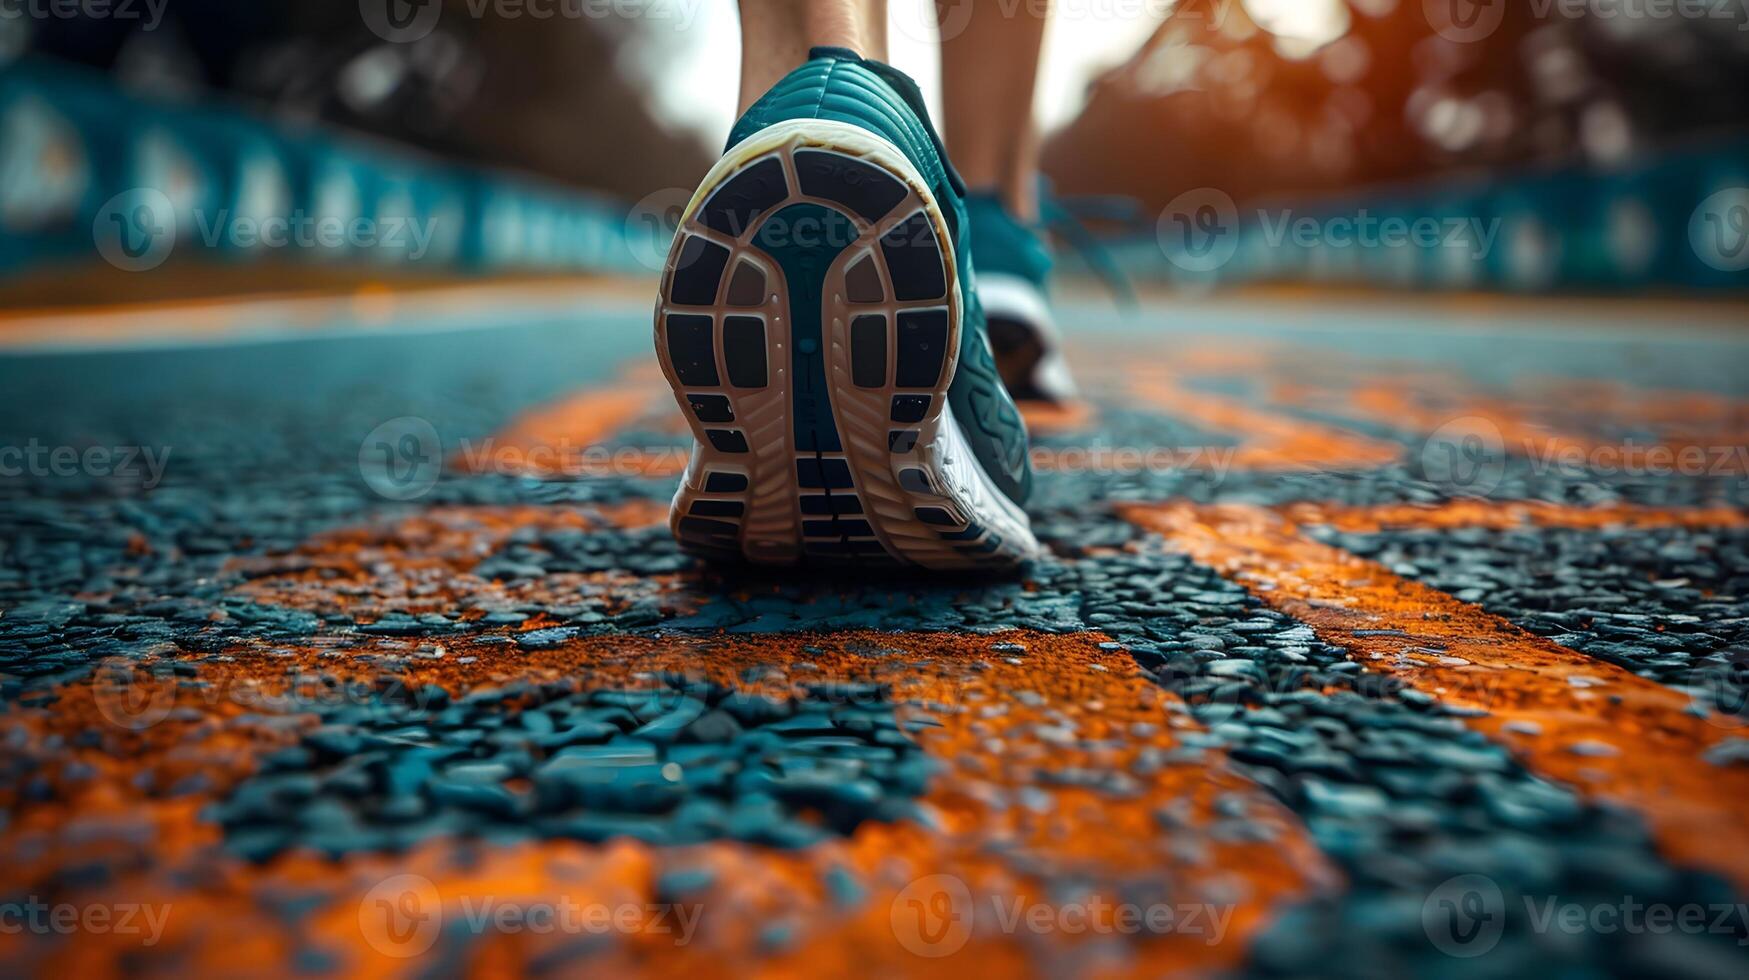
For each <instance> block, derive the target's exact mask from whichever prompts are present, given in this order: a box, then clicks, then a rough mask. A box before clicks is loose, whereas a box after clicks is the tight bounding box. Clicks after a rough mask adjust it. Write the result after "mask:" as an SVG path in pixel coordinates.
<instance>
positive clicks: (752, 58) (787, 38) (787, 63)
mask: <svg viewBox="0 0 1749 980" xmlns="http://www.w3.org/2000/svg"><path fill="white" fill-rule="evenodd" d="M820 46H827V47H838V48H849V49H851V50H852V51H855V52H856V53H857V54H860V55H862V56H863V57H865V58H873V59H875V60H877V61H885V60H887V0H741V109H740V111H741V112H746V111H747V108H748V107H749V106H751V105H752V104H753V103H754V101H755V100H756V99H758V98H759V97H760V96H761V95H764V94H765V92H766V90H768V89H770V88H771V87H772V86H773V85H776V84H777V83H778V81H779V80H780V79H782V78H783V76H785V75H787V74H789V73H790V72H791V71H793V70H795V68H796V67H797V66H799V65H801V63H802V62H804V61H806V60H807V59H808V49H809V48H812V47H820Z"/></svg>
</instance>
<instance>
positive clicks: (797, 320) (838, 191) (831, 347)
mask: <svg viewBox="0 0 1749 980" xmlns="http://www.w3.org/2000/svg"><path fill="white" fill-rule="evenodd" d="M961 308H962V307H961V294H960V283H959V281H958V276H957V267H956V265H955V262H954V255H953V243H952V238H951V237H950V236H949V235H948V230H947V222H946V220H945V218H944V216H943V214H942V212H941V209H940V207H939V206H938V205H937V203H936V201H935V199H934V197H933V195H932V194H931V192H930V191H929V189H928V186H927V184H926V183H925V182H924V180H923V178H922V176H921V175H920V174H919V173H918V172H917V170H916V168H915V167H914V166H912V164H911V163H910V161H909V160H908V159H906V157H905V156H904V154H903V153H902V152H901V151H900V150H899V149H898V148H897V147H895V146H893V145H892V144H891V143H890V142H888V141H886V140H884V139H882V138H881V137H879V136H877V135H875V134H873V133H871V132H869V131H867V130H865V129H862V128H861V127H858V126H854V125H851V124H848V123H841V122H834V121H830V120H793V121H790V122H785V123H779V124H777V125H775V126H771V127H769V128H767V129H764V130H761V131H760V132H759V133H756V134H754V135H753V136H752V137H750V138H749V139H747V140H745V141H743V142H742V143H740V144H738V145H737V146H736V147H735V148H734V149H733V150H731V151H730V153H729V154H728V155H726V156H725V157H724V158H723V159H722V160H720V161H718V163H717V165H716V166H715V167H714V168H712V170H711V172H710V174H709V175H707V176H706V178H705V180H704V183H703V184H702V185H701V186H700V187H699V190H698V192H697V193H696V194H695V195H694V196H693V198H692V201H691V202H690V203H689V204H688V205H687V208H686V210H685V211H684V212H683V213H682V216H681V221H680V225H679V230H678V232H677V234H676V235H675V240H674V245H673V246H672V248H671V250H670V251H669V254H668V263H667V268H666V270H665V272H664V275H663V280H662V288H661V293H660V296H659V299H658V302H657V306H656V318H655V319H656V323H655V332H656V338H655V339H656V352H657V357H658V359H659V360H660V362H661V365H662V372H663V374H664V375H665V376H666V377H667V379H668V383H669V384H670V385H671V386H672V387H673V388H674V393H675V397H676V399H677V401H678V402H679V403H680V407H681V410H682V412H683V413H684V414H685V416H686V419H687V423H688V425H689V426H690V427H691V428H692V431H693V435H694V437H695V438H696V440H697V443H696V446H695V448H694V450H693V454H692V458H691V461H690V463H689V465H688V466H687V470H686V475H685V477H684V478H683V480H682V482H681V486H680V490H679V492H678V493H676V494H675V497H674V506H673V510H672V513H671V517H670V524H671V526H672V528H673V530H674V533H675V536H676V537H677V538H678V539H679V540H680V543H681V545H682V547H683V548H685V549H686V550H688V551H690V552H693V553H695V554H698V555H700V556H703V557H706V558H710V559H716V560H738V559H745V560H748V561H752V562H754V563H757V564H763V565H794V564H800V563H804V562H807V563H815V562H818V563H849V564H855V565H883V564H888V565H890V564H903V565H920V566H923V567H926V568H934V569H945V570H953V569H989V568H1005V567H1011V566H1013V565H1016V564H1018V563H1020V562H1023V561H1025V560H1027V559H1029V558H1031V557H1033V556H1034V555H1035V554H1036V553H1037V552H1038V544H1037V541H1036V540H1035V539H1034V537H1033V535H1032V531H1031V528H1030V525H1029V523H1028V521H1027V518H1026V515H1025V514H1024V512H1022V511H1021V510H1020V509H1019V508H1018V507H1016V506H1015V505H1014V504H1013V502H1012V501H1010V500H1008V498H1007V497H1006V496H1005V495H1003V494H1002V493H1001V491H999V490H998V489H996V487H995V486H994V485H993V484H991V482H990V480H989V478H988V476H986V475H985V474H984V472H983V470H982V468H981V467H980V466H979V465H978V463H977V461H976V459H975V458H974V457H973V455H972V453H971V451H970V449H969V447H968V446H967V445H966V444H965V441H964V437H963V435H962V434H961V433H960V429H959V426H958V424H957V423H956V422H955V421H954V419H953V414H952V410H951V408H950V407H949V405H948V399H947V392H948V387H949V385H950V384H951V383H952V380H953V377H954V371H955V369H956V367H957V361H958V352H959V348H960V331H961Z"/></svg>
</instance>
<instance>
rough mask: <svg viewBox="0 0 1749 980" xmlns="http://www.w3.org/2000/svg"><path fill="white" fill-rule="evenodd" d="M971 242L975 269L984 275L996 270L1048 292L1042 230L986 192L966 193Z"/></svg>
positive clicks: (1048, 258)
mask: <svg viewBox="0 0 1749 980" xmlns="http://www.w3.org/2000/svg"><path fill="white" fill-rule="evenodd" d="M966 216H967V218H969V219H970V222H971V225H970V230H971V236H972V243H973V244H974V245H976V246H977V249H978V269H979V271H981V272H983V273H984V274H985V275H990V274H992V273H998V274H1001V275H1009V276H1015V277H1017V278H1020V279H1024V280H1026V281H1027V282H1029V283H1031V284H1032V285H1034V286H1036V287H1037V288H1038V290H1039V292H1041V293H1047V292H1049V286H1050V279H1051V268H1052V267H1053V266H1054V265H1056V260H1055V259H1054V258H1052V257H1051V248H1050V245H1049V244H1047V243H1046V240H1045V237H1044V234H1043V230H1042V229H1040V228H1037V227H1035V226H1031V225H1027V224H1025V223H1023V222H1021V221H1020V220H1019V219H1018V218H1016V217H1014V215H1013V214H1011V213H1009V211H1008V208H1007V206H1005V205H1004V204H1003V203H1002V200H1001V198H999V197H997V196H996V195H995V194H994V193H991V192H987V191H975V192H973V193H971V194H969V195H967V196H966Z"/></svg>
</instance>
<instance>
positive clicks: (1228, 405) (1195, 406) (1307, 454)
mask: <svg viewBox="0 0 1749 980" xmlns="http://www.w3.org/2000/svg"><path fill="white" fill-rule="evenodd" d="M1132 390H1133V391H1134V392H1135V394H1136V395H1137V396H1138V397H1140V398H1141V399H1143V400H1144V401H1146V402H1147V403H1149V404H1150V405H1152V406H1154V407H1155V408H1158V409H1161V410H1163V411H1165V412H1166V413H1168V414H1170V415H1172V416H1173V417H1174V418H1178V419H1181V420H1183V421H1186V422H1191V423H1194V424H1196V425H1199V426H1202V427H1204V428H1208V429H1213V430H1216V431H1219V432H1223V433H1227V434H1230V435H1233V436H1236V437H1238V438H1239V439H1240V440H1241V441H1240V444H1239V446H1238V448H1237V449H1236V450H1235V451H1234V453H1233V456H1232V459H1231V463H1232V465H1233V466H1236V467H1239V468H1241V469H1263V470H1270V469H1317V470H1332V469H1356V470H1358V469H1373V468H1375V467H1379V466H1386V465H1389V464H1391V463H1394V462H1396V461H1397V460H1398V459H1400V458H1402V456H1403V447H1402V446H1399V445H1397V444H1395V443H1389V442H1384V441H1382V440H1378V439H1373V438H1370V437H1367V436H1364V435H1361V434H1359V433H1355V432H1348V431H1346V430H1343V429H1340V428H1337V427H1335V426H1331V425H1324V424H1321V423H1318V422H1310V421H1306V420H1304V419H1298V418H1295V417H1293V416H1291V415H1287V414H1283V413H1280V412H1273V411H1269V410H1267V409H1261V408H1256V407H1253V406H1251V405H1248V404H1246V403H1245V402H1242V401H1240V400H1238V399H1236V398H1229V397H1227V396H1224V395H1216V394H1210V393H1205V392H1200V391H1197V392H1193V391H1189V390H1187V389H1185V388H1184V387H1182V386H1181V385H1179V384H1178V383H1177V382H1176V381H1175V380H1173V379H1172V378H1170V377H1167V376H1164V375H1158V374H1156V375H1154V376H1152V377H1143V378H1140V379H1138V380H1136V381H1135V382H1134V383H1133V385H1132Z"/></svg>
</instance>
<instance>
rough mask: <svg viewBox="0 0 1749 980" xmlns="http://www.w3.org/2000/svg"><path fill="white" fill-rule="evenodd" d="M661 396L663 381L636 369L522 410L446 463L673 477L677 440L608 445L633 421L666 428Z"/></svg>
mask: <svg viewBox="0 0 1749 980" xmlns="http://www.w3.org/2000/svg"><path fill="white" fill-rule="evenodd" d="M667 398H668V393H667V390H666V388H664V387H662V386H660V385H658V384H657V383H656V382H655V381H653V380H650V379H648V378H646V377H643V376H642V375H641V374H636V375H633V376H630V377H627V378H624V379H622V380H620V381H619V382H616V383H615V384H613V385H610V386H608V387H604V388H594V389H590V390H587V391H582V392H579V393H577V394H575V395H572V396H570V397H567V398H564V399H561V400H559V401H557V402H554V403H551V404H548V405H543V406H541V407H540V408H536V409H533V410H531V411H529V412H526V413H524V414H523V415H522V416H520V417H518V418H517V419H516V420H515V421H513V422H512V423H511V424H510V425H509V427H507V428H506V429H504V430H503V431H501V432H498V433H496V434H494V435H492V436H490V437H488V438H486V439H482V440H480V441H478V442H473V443H469V444H467V445H464V446H463V447H462V448H461V449H459V450H458V451H457V452H455V453H454V454H453V455H452V456H451V460H450V462H451V465H453V466H456V467H458V468H460V469H462V470H463V471H465V472H472V473H483V472H490V473H511V474H517V475H523V476H633V477H668V476H676V475H678V474H679V473H680V472H681V471H682V470H683V469H685V467H686V460H687V455H688V450H687V448H686V447H685V446H684V445H681V444H678V443H677V444H675V445H672V446H642V447H639V446H624V447H618V448H612V449H610V448H608V442H609V440H610V439H612V438H613V436H615V435H617V434H618V433H620V432H623V431H625V430H626V429H627V428H628V427H630V426H632V425H633V424H634V423H643V422H646V421H647V423H648V428H649V429H650V430H652V431H669V430H672V429H673V428H674V422H675V420H676V419H677V418H678V413H677V412H675V411H674V407H673V405H672V403H670V402H668V401H667Z"/></svg>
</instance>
